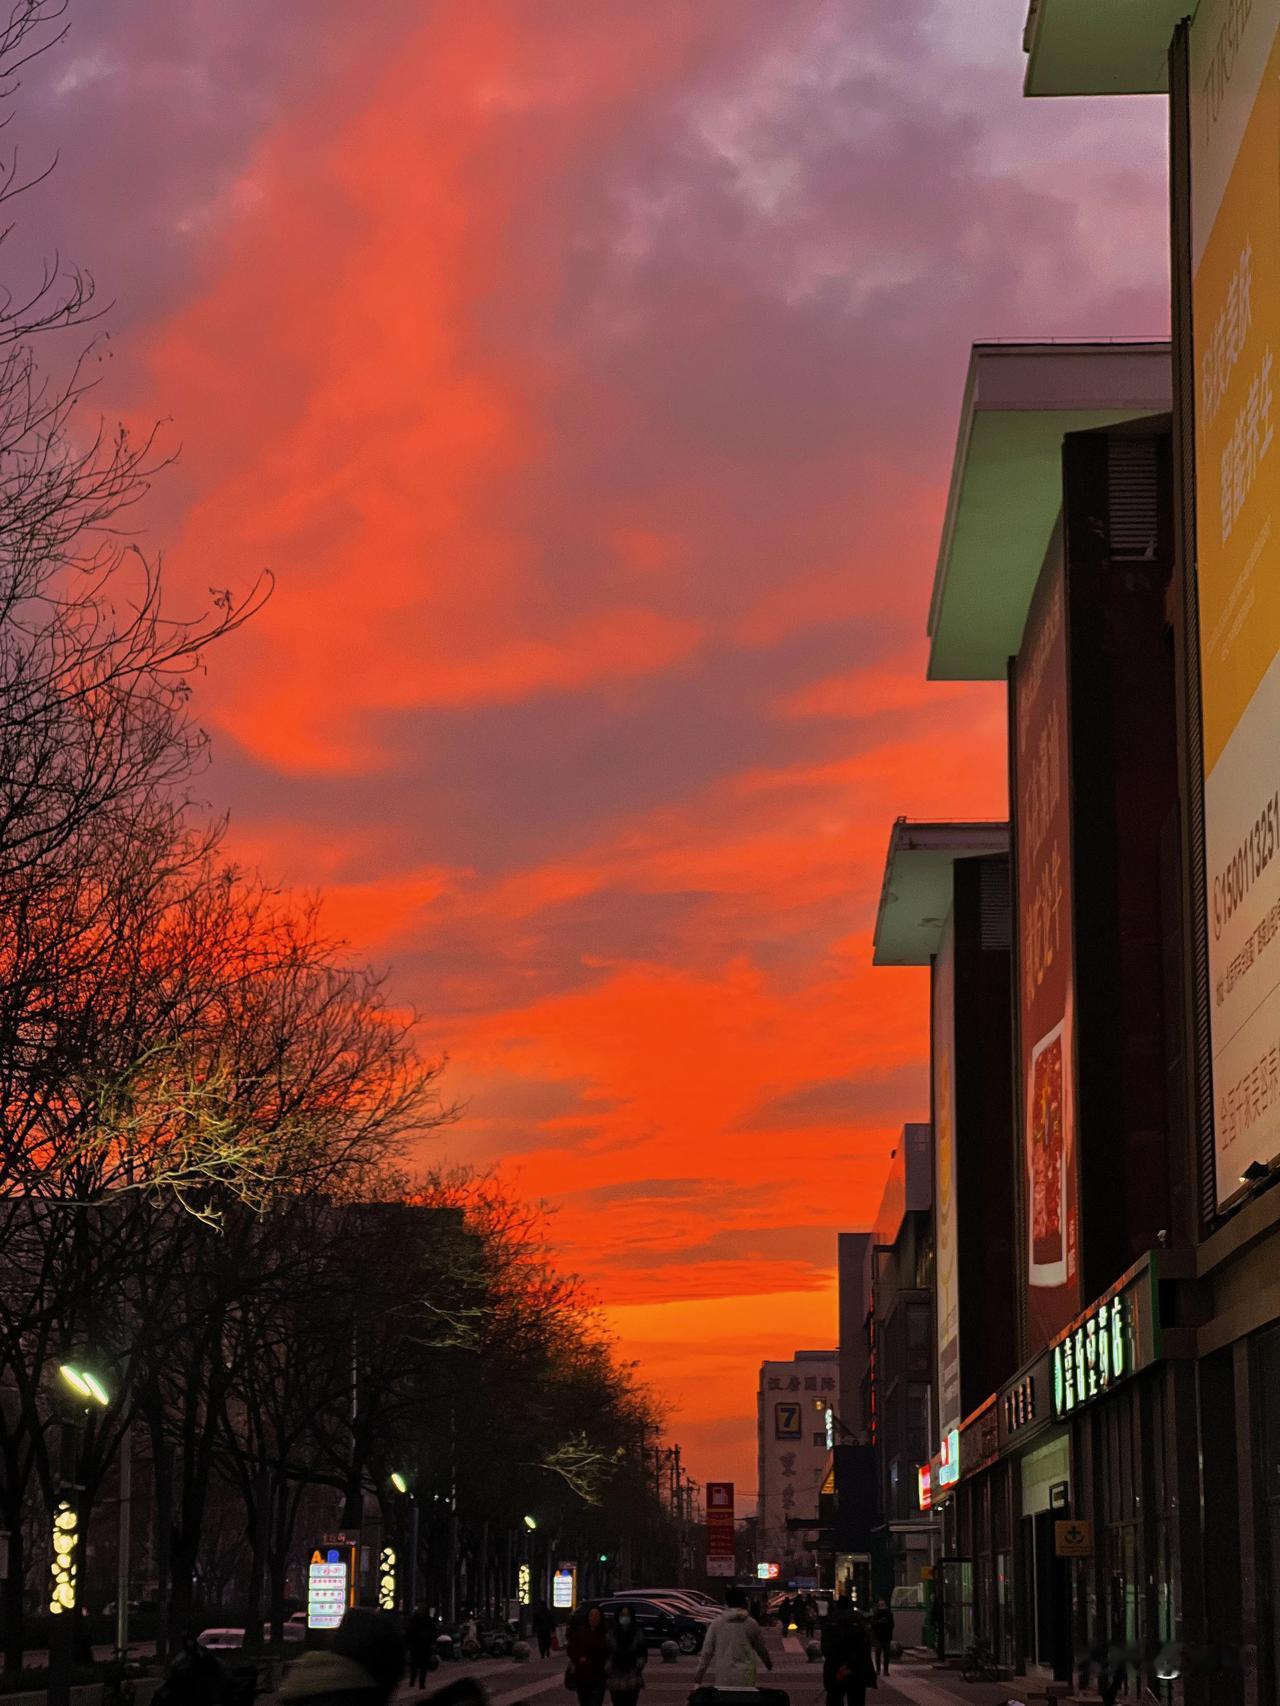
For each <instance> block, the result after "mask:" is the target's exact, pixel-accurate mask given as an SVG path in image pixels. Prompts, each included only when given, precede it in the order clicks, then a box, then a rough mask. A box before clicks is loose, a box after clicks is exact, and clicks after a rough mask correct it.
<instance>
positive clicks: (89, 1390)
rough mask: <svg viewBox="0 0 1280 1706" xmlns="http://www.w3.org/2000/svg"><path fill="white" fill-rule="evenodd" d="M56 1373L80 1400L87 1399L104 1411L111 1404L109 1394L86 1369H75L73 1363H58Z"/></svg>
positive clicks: (95, 1376) (94, 1375)
mask: <svg viewBox="0 0 1280 1706" xmlns="http://www.w3.org/2000/svg"><path fill="white" fill-rule="evenodd" d="M58 1373H59V1374H60V1375H61V1376H62V1378H63V1379H64V1380H65V1381H66V1383H67V1385H68V1386H69V1387H70V1388H71V1390H72V1391H73V1392H78V1393H79V1394H80V1396H81V1397H82V1398H87V1399H89V1401H90V1402H91V1403H93V1404H100V1405H101V1406H102V1408H103V1409H104V1410H105V1409H106V1407H107V1405H108V1404H109V1403H110V1402H111V1397H110V1394H109V1393H108V1392H107V1389H106V1387H105V1386H104V1385H103V1384H102V1382H101V1381H100V1380H99V1379H98V1377H97V1375H96V1374H93V1373H91V1372H90V1370H89V1369H87V1368H77V1367H76V1365H75V1364H74V1363H73V1362H64V1363H59V1365H58Z"/></svg>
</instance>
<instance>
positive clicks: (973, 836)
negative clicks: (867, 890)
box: [872, 817, 1009, 966]
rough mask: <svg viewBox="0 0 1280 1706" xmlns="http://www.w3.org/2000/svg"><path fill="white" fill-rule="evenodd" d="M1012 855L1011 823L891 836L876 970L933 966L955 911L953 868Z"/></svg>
mask: <svg viewBox="0 0 1280 1706" xmlns="http://www.w3.org/2000/svg"><path fill="white" fill-rule="evenodd" d="M1008 850H1009V825H1008V824H1007V823H911V822H909V821H908V820H907V819H906V818H904V817H900V818H899V819H898V821H897V822H896V823H895V824H894V826H893V829H892V830H891V831H890V834H889V851H888V854H887V856H886V858H885V862H884V882H883V884H882V885H881V889H880V910H879V911H878V913H877V914H876V929H875V938H874V949H873V952H872V964H873V965H877V966H927V965H928V963H929V961H930V960H931V959H932V957H933V955H934V954H936V953H937V951H938V940H939V937H940V936H941V934H942V926H943V925H944V924H945V923H946V921H947V914H948V913H949V912H950V911H951V900H952V870H951V868H952V866H953V865H954V864H955V862H956V860H957V859H978V858H981V857H982V856H983V855H984V854H989V853H1006V852H1008Z"/></svg>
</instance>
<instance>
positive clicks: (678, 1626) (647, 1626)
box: [583, 1594, 713, 1653]
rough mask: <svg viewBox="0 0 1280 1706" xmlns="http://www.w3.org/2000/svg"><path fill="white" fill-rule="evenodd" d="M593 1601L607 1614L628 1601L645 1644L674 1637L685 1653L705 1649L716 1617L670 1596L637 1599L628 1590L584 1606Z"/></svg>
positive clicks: (651, 1644) (613, 1614) (586, 1608)
mask: <svg viewBox="0 0 1280 1706" xmlns="http://www.w3.org/2000/svg"><path fill="white" fill-rule="evenodd" d="M593 1605H598V1606H599V1607H600V1609H601V1611H603V1612H604V1614H605V1616H606V1617H613V1616H615V1615H616V1613H617V1612H618V1611H620V1610H621V1609H622V1607H623V1606H624V1605H625V1606H626V1608H627V1610H628V1611H630V1612H631V1613H632V1615H633V1616H634V1617H635V1620H636V1622H637V1623H638V1624H639V1626H640V1628H641V1629H642V1630H643V1632H644V1638H645V1643H646V1645H648V1646H650V1647H660V1646H661V1645H662V1643H663V1642H664V1641H674V1642H675V1644H676V1646H677V1647H679V1649H680V1651H681V1652H682V1653H700V1652H701V1651H702V1643H703V1641H704V1640H705V1639H706V1634H707V1630H708V1629H709V1628H710V1627H711V1624H712V1621H713V1619H712V1617H711V1614H710V1612H709V1611H700V1612H695V1611H694V1610H693V1608H692V1607H686V1606H681V1605H675V1604H673V1603H672V1602H671V1601H670V1600H667V1601H663V1600H657V1599H636V1598H634V1597H632V1596H631V1595H629V1594H615V1595H614V1596H613V1597H612V1598H610V1599H592V1600H588V1601H587V1604H586V1605H585V1606H584V1607H583V1609H584V1610H590V1608H591V1606H593Z"/></svg>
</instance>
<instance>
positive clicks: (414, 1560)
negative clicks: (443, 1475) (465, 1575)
mask: <svg viewBox="0 0 1280 1706" xmlns="http://www.w3.org/2000/svg"><path fill="white" fill-rule="evenodd" d="M390 1479H391V1485H392V1486H393V1487H394V1488H395V1490H396V1492H397V1493H399V1494H400V1496H401V1498H402V1499H408V1501H409V1568H408V1570H407V1572H406V1573H405V1576H404V1584H405V1590H406V1591H405V1610H406V1611H412V1610H413V1609H414V1607H415V1606H416V1605H417V1603H418V1501H417V1499H416V1498H415V1497H414V1495H413V1492H412V1491H411V1489H410V1487H409V1483H408V1481H407V1480H406V1479H405V1478H404V1476H403V1475H402V1474H401V1473H400V1471H399V1470H398V1469H396V1470H393V1471H392V1473H391V1478H390ZM399 1527H400V1528H401V1529H402V1530H403V1527H404V1523H403V1520H402V1521H401V1523H400V1524H399Z"/></svg>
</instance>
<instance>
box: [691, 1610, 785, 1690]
mask: <svg viewBox="0 0 1280 1706" xmlns="http://www.w3.org/2000/svg"><path fill="white" fill-rule="evenodd" d="M724 1601H725V1608H724V1610H723V1611H722V1612H721V1613H720V1615H719V1617H717V1618H716V1620H715V1622H714V1623H713V1624H712V1625H711V1627H710V1628H709V1629H708V1630H707V1634H706V1639H705V1640H704V1641H703V1643H702V1653H701V1656H700V1657H699V1659H698V1668H697V1670H696V1671H695V1672H694V1677H693V1680H694V1683H695V1685H699V1684H701V1682H702V1681H703V1679H704V1677H706V1676H708V1675H709V1676H710V1678H711V1686H712V1687H713V1688H754V1687H755V1685H756V1672H757V1670H758V1669H759V1666H760V1664H761V1663H763V1665H764V1668H765V1669H766V1670H772V1669H773V1659H772V1658H771V1657H770V1655H769V1649H768V1647H766V1646H765V1642H764V1636H763V1635H762V1634H761V1633H760V1625H759V1624H758V1623H757V1622H756V1620H755V1618H754V1617H751V1616H749V1615H748V1614H747V1596H746V1594H745V1592H744V1591H743V1590H742V1589H741V1588H739V1587H732V1588H730V1589H729V1591H728V1593H726V1594H725V1596H724ZM761 1692H764V1691H763V1690H762V1691H761Z"/></svg>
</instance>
